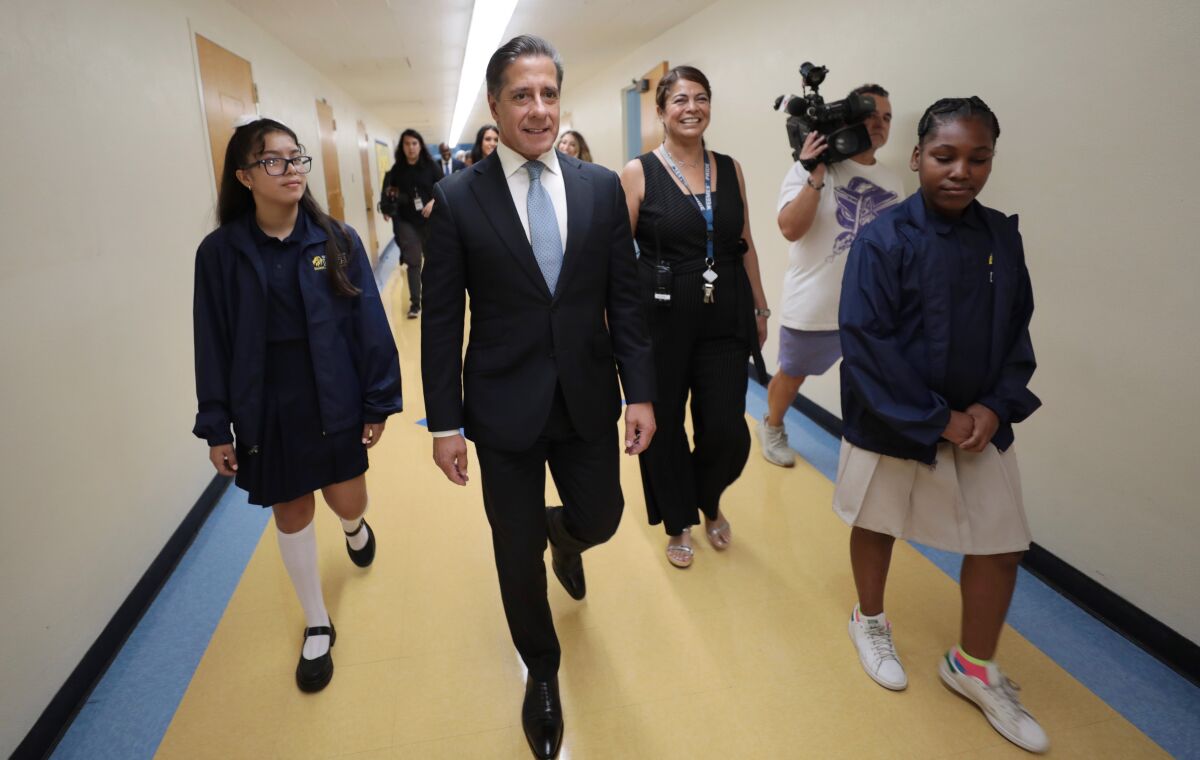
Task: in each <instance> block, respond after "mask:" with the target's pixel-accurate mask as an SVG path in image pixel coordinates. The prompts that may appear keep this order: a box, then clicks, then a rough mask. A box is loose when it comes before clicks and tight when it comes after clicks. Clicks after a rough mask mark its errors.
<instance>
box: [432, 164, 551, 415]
mask: <svg viewBox="0 0 1200 760" xmlns="http://www.w3.org/2000/svg"><path fill="white" fill-rule="evenodd" d="M496 154H497V158H499V159H500V168H501V169H503V171H504V178H505V179H506V180H507V181H508V192H509V193H510V194H511V195H512V200H513V205H514V206H516V207H517V216H519V217H520V218H521V228H522V229H524V230H525V239H526V240H529V241H530V243H532V242H533V239H532V238H531V237H530V236H529V172H528V171H526V170H525V162H526V161H528V159H526V158H525V157H524V156H522V155H521V154H520V153H517V152H516V151H515V150H513V149H512V148H510V147H508V146H507V145H505V144H504V143H498V144H497V145H496ZM537 160H538V161H541V162H542V163H543V164H544V165H545V167H546V168H545V169H544V170H542V175H541V182H542V187H544V188H546V192H547V193H549V194H550V202H551V203H553V204H554V215H555V216H556V217H558V236H559V239H560V240H562V242H563V252H564V254H565V252H566V248H567V186H566V184H565V183H564V182H563V176H562V167H561V166H559V165H558V154H557V153H555V152H554V149H553V148H551V149H550V150H549V151H547V152H546V153H543V154H542V155H540V156H538V158H537ZM452 435H458V431H457V430H435V431H433V437H434V438H448V437H450V436H452Z"/></svg>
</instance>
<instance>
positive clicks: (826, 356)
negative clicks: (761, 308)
mask: <svg viewBox="0 0 1200 760" xmlns="http://www.w3.org/2000/svg"><path fill="white" fill-rule="evenodd" d="M841 357H842V341H841V338H839V337H838V331H837V330H793V329H792V328H790V327H782V326H781V327H780V328H779V368H780V369H781V370H783V374H785V375H791V376H792V377H801V376H803V377H808V376H809V375H823V374H825V372H827V371H828V370H829V368H830V367H832V366H833V364H834V362H836V361H837V360H838V359H840V358H841Z"/></svg>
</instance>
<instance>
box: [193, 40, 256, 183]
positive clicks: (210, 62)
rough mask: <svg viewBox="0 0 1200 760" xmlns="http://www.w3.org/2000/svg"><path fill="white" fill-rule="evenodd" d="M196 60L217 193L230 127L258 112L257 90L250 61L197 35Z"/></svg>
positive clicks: (230, 132)
mask: <svg viewBox="0 0 1200 760" xmlns="http://www.w3.org/2000/svg"><path fill="white" fill-rule="evenodd" d="M196 57H197V59H198V60H199V63H200V90H201V92H203V94H204V120H205V121H206V122H207V123H208V141H209V144H210V145H211V146H212V160H213V179H214V181H215V182H216V184H217V190H218V192H219V191H220V189H221V169H222V168H223V167H224V166H225V148H226V147H228V145H229V138H230V137H232V136H233V124H234V122H236V121H237V120H238V118H240V117H242V116H245V115H247V114H257V113H258V91H257V89H256V88H255V86H254V77H253V76H251V73H250V62H249V61H247V60H246V59H245V58H242V57H240V56H237V55H234V54H233V53H231V52H229V51H228V50H226V49H225V48H223V47H221V46H220V45H218V44H216V43H215V42H213V41H212V40H209V39H205V38H204V37H202V36H200V35H199V34H197V35H196Z"/></svg>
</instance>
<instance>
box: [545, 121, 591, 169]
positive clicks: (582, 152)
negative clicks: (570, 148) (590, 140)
mask: <svg viewBox="0 0 1200 760" xmlns="http://www.w3.org/2000/svg"><path fill="white" fill-rule="evenodd" d="M567 135H570V136H571V137H574V138H575V142H576V143H578V144H579V160H580V161H587V162H588V163H589V164H590V163H592V151H591V150H589V149H588V144H587V140H585V139H583V135H581V134H579V133H578V132H576V131H575V130H573V129H568V130H567V131H566V132H563V133H562V136H560V137H559V138H558V142H562V139H563V137H566V136H567ZM554 146H555V147H556V148H557V147H558V143H555V144H554Z"/></svg>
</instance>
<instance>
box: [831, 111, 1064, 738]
mask: <svg viewBox="0 0 1200 760" xmlns="http://www.w3.org/2000/svg"><path fill="white" fill-rule="evenodd" d="M999 136H1000V124H999V122H998V121H997V120H996V116H995V114H993V113H992V111H991V109H989V108H988V107H987V105H986V104H985V103H984V102H983V101H982V100H980V99H979V98H977V97H971V98H947V99H944V100H939V101H938V102H936V103H934V104H933V105H932V106H930V107H929V108H928V109H927V110H926V111H925V114H924V116H922V117H921V121H920V123H919V125H918V128H917V146H916V147H915V148H914V149H913V154H912V160H911V166H912V169H913V170H914V171H916V172H917V173H918V174H919V176H920V181H921V189H920V191H919V192H917V193H915V194H914V195H912V196H911V197H909V198H908V200H906V201H904V202H903V203H902V204H900V205H898V206H895V207H893V208H891V209H889V210H888V211H886V212H884V214H883V215H882V216H880V217H879V219H878V220H877V221H876V222H875V223H874V224H872V225H871V226H869V227H867V229H866V230H864V231H863V233H862V234H861V235H859V237H858V239H857V240H856V241H855V242H854V245H853V247H852V248H851V250H850V256H849V260H848V261H847V263H846V272H845V277H844V279H843V281H842V302H841V310H840V313H839V324H840V327H841V337H842V349H843V352H844V355H845V360H844V361H843V363H842V419H843V420H844V423H845V428H844V436H845V437H844V440H843V441H842V448H841V458H840V462H839V464H838V479H837V485H836V487H835V489H834V497H833V508H834V511H835V512H837V514H838V515H839V516H840V517H841V518H842V519H843V520H845V521H846V522H847V523H848V524H850V525H851V526H852V529H851V531H850V564H851V566H852V568H853V570H854V583H855V586H856V587H857V590H858V604H857V605H855V607H854V611H853V613H852V614H851V616H850V621H849V630H850V637H851V639H852V640H853V642H854V644H855V648H856V649H857V651H858V657H859V660H860V661H861V663H862V666H863V668H864V669H865V670H866V672H867V675H869V676H870V677H871V678H872V679H874V680H875V681H876V682H878V683H879V684H880V685H881V686H884V687H886V688H888V689H893V690H899V689H903V688H904V687H905V686H906V685H907V683H908V678H907V676H906V675H905V672H904V668H903V667H902V665H901V663H900V658H899V657H898V656H897V655H896V650H895V646H894V644H893V642H892V631H891V625H890V623H889V622H888V620H887V618H886V616H885V615H884V604H883V597H884V587H885V584H886V581H887V575H888V566H889V564H890V562H891V556H892V545H893V543H894V542H895V539H897V538H903V539H906V540H909V541H916V542H918V543H922V544H925V545H926V546H933V547H936V548H938V549H943V550H946V551H952V552H959V553H961V554H963V555H964V556H963V563H962V576H961V586H962V628H961V634H960V635H961V638H960V639H959V643H958V644H957V645H956V646H954V647H952V648H951V649H950V651H948V652H946V654H945V655H944V656H943V657H941V659H940V660H939V662H938V670H939V672H940V674H941V678H942V680H943V681H944V682H945V683H946V684H947V685H948V686H949V687H950V688H951V689H953V690H954V691H956V692H958V693H959V694H961V695H963V696H965V697H966V698H968V699H970V700H971V701H973V702H975V703H976V704H977V705H978V706H979V707H980V708H981V709H982V710H983V711H984V713H985V715H986V716H987V719H988V721H989V722H990V723H991V724H992V726H993V727H994V728H995V729H996V730H997V731H999V732H1000V733H1001V734H1002V735H1003V736H1004V737H1005V738H1006V739H1008V740H1009V741H1011V742H1013V743H1014V744H1016V745H1017V746H1019V747H1022V748H1024V749H1026V750H1030V751H1032V752H1044V751H1045V750H1046V749H1048V748H1049V746H1050V743H1049V740H1048V739H1047V738H1046V733H1045V732H1044V731H1043V730H1042V727H1041V726H1040V725H1038V722H1037V721H1036V720H1035V719H1034V718H1033V716H1031V715H1030V714H1029V713H1028V712H1027V711H1026V710H1025V709H1024V707H1022V705H1021V702H1020V700H1019V699H1018V697H1017V693H1016V691H1015V687H1014V685H1013V683H1012V682H1011V681H1009V680H1008V679H1007V678H1006V677H1005V676H1004V674H1003V673H1001V672H1000V669H999V668H998V667H997V666H996V663H995V662H994V661H993V658H994V657H995V654H996V647H997V644H998V642H999V639H1000V632H1001V630H1002V629H1003V627H1004V618H1005V615H1006V614H1007V611H1008V605H1009V602H1010V601H1011V600H1012V595H1013V589H1014V587H1015V586H1016V582H1017V566H1018V565H1019V564H1020V562H1021V556H1022V555H1023V554H1024V552H1025V550H1026V549H1028V548H1029V542H1030V538H1031V537H1030V534H1029V523H1028V521H1027V520H1026V519H1025V508H1024V506H1023V504H1022V500H1021V479H1020V473H1019V471H1018V469H1017V454H1016V451H1015V450H1014V447H1013V428H1012V426H1013V424H1015V423H1017V422H1021V421H1022V420H1024V419H1025V418H1027V417H1028V416H1029V415H1030V414H1032V413H1033V412H1034V410H1036V409H1037V408H1038V407H1039V406H1040V405H1041V402H1040V401H1039V400H1038V398H1037V396H1035V395H1033V393H1031V392H1030V390H1029V388H1028V385H1029V380H1030V378H1031V377H1032V375H1033V371H1034V368H1035V367H1036V362H1035V361H1034V356H1033V344H1032V342H1031V340H1030V337H1029V321H1030V318H1031V317H1032V315H1033V295H1032V291H1031V288H1030V283H1029V270H1028V269H1026V266H1025V254H1024V250H1023V248H1022V244H1021V234H1020V233H1019V232H1018V231H1017V218H1016V217H1015V216H1013V217H1009V216H1005V215H1004V214H1002V213H1000V212H999V211H995V210H993V209H990V208H986V207H984V206H982V205H980V203H979V202H978V201H977V200H975V196H977V195H978V194H979V192H980V191H981V190H983V187H984V185H985V184H986V183H987V180H988V175H989V174H990V173H991V170H992V158H993V156H994V152H995V147H996V139H997V138H998V137H999ZM947 729H948V730H951V731H952V730H954V727H953V726H952V725H947Z"/></svg>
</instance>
